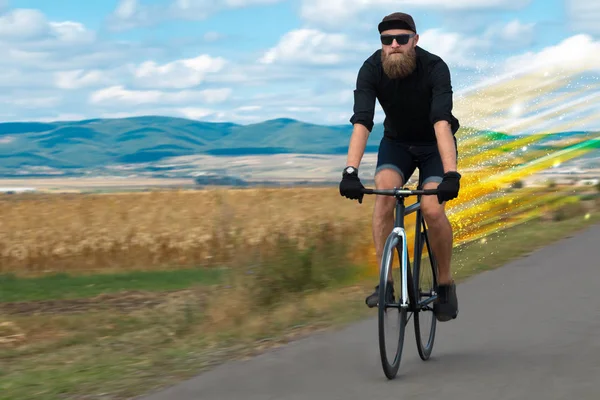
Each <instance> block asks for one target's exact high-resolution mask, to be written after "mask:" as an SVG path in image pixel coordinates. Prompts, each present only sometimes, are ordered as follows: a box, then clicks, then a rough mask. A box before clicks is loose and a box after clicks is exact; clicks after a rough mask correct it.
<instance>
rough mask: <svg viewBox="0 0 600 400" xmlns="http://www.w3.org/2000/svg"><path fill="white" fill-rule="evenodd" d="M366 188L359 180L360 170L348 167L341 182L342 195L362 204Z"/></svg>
mask: <svg viewBox="0 0 600 400" xmlns="http://www.w3.org/2000/svg"><path fill="white" fill-rule="evenodd" d="M364 188H365V187H364V186H363V184H362V183H361V182H360V179H358V169H356V168H354V167H346V168H345V169H344V172H343V173H342V181H341V182H340V194H341V195H342V196H344V197H347V198H349V199H352V200H358V202H359V203H361V204H362V200H363V196H364V193H362V189H364Z"/></svg>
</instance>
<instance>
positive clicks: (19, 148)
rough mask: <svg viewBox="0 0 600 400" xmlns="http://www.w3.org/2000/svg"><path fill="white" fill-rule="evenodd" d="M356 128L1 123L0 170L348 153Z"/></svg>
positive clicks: (35, 171) (371, 147)
mask: <svg viewBox="0 0 600 400" xmlns="http://www.w3.org/2000/svg"><path fill="white" fill-rule="evenodd" d="M351 133H352V126H351V125H350V123H348V124H344V125H336V126H325V125H315V124H309V123H304V122H301V121H297V120H293V119H274V120H268V121H264V122H261V123H256V124H250V125H239V124H234V123H210V122H200V121H194V120H188V119H182V118H172V117H161V116H146V117H131V118H120V119H89V120H83V121H65V122H52V123H38V122H10V123H0V175H2V176H4V177H10V176H19V177H24V176H46V175H57V174H59V175H80V174H82V173H83V172H82V171H90V170H97V169H102V168H105V167H106V166H119V165H124V164H130V165H131V164H134V165H138V164H144V165H146V166H151V165H152V164H154V163H157V162H160V161H164V160H165V159H169V158H171V157H179V156H198V155H212V156H242V155H275V154H287V153H295V154H299V153H301V154H320V155H345V154H346V153H347V151H348V143H349V140H350V135H351ZM382 134H383V126H382V124H376V125H375V127H374V129H373V133H372V134H371V136H370V138H369V140H368V143H367V152H375V151H377V147H378V145H379V141H380V139H381V137H382ZM482 134H486V135H490V137H492V136H493V138H494V139H495V140H499V139H500V140H501V139H502V138H507V137H508V136H507V135H503V134H501V133H496V132H487V133H486V132H482ZM566 134H567V133H566ZM574 134H577V133H574ZM88 173H89V172H88Z"/></svg>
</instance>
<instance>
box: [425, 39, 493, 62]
mask: <svg viewBox="0 0 600 400" xmlns="http://www.w3.org/2000/svg"><path fill="white" fill-rule="evenodd" d="M419 46H420V47H422V48H423V49H425V50H427V51H429V52H431V53H433V54H436V55H438V56H440V57H441V58H442V59H443V60H444V61H445V62H446V63H447V64H448V65H450V66H459V67H466V68H482V67H485V66H487V65H489V62H487V61H486V60H485V57H484V56H483V53H482V52H483V51H485V50H487V49H489V46H490V44H489V41H488V40H486V39H481V38H478V37H475V36H466V35H463V34H460V33H456V32H444V31H442V30H441V29H430V30H427V31H425V32H423V33H422V34H420V35H419Z"/></svg>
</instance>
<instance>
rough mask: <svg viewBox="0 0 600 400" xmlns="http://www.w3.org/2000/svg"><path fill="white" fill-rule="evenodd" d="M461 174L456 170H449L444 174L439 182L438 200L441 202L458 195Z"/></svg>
mask: <svg viewBox="0 0 600 400" xmlns="http://www.w3.org/2000/svg"><path fill="white" fill-rule="evenodd" d="M460 178H461V175H460V174H459V173H458V172H456V171H449V172H446V173H445V174H444V179H443V180H442V182H441V183H440V184H439V186H438V188H437V190H438V195H437V197H438V202H439V203H440V204H442V203H443V202H444V201H448V200H452V199H455V198H457V197H458V191H459V190H460Z"/></svg>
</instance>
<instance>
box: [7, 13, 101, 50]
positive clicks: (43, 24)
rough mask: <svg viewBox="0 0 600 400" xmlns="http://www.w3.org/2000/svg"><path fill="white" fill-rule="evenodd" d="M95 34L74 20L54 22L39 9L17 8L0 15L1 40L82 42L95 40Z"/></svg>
mask: <svg viewBox="0 0 600 400" xmlns="http://www.w3.org/2000/svg"><path fill="white" fill-rule="evenodd" d="M94 38H95V35H94V33H93V32H90V31H89V30H87V29H86V28H85V26H84V25H83V24H81V23H78V22H73V21H60V22H52V21H48V20H47V19H46V16H45V15H44V14H43V13H42V12H41V11H39V10H33V9H15V10H11V11H9V12H7V13H6V14H4V15H1V16H0V40H3V41H11V42H13V43H14V42H15V41H16V42H20V41H33V40H38V41H48V40H50V39H55V40H57V41H58V42H60V43H81V42H90V41H93V40H94Z"/></svg>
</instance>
